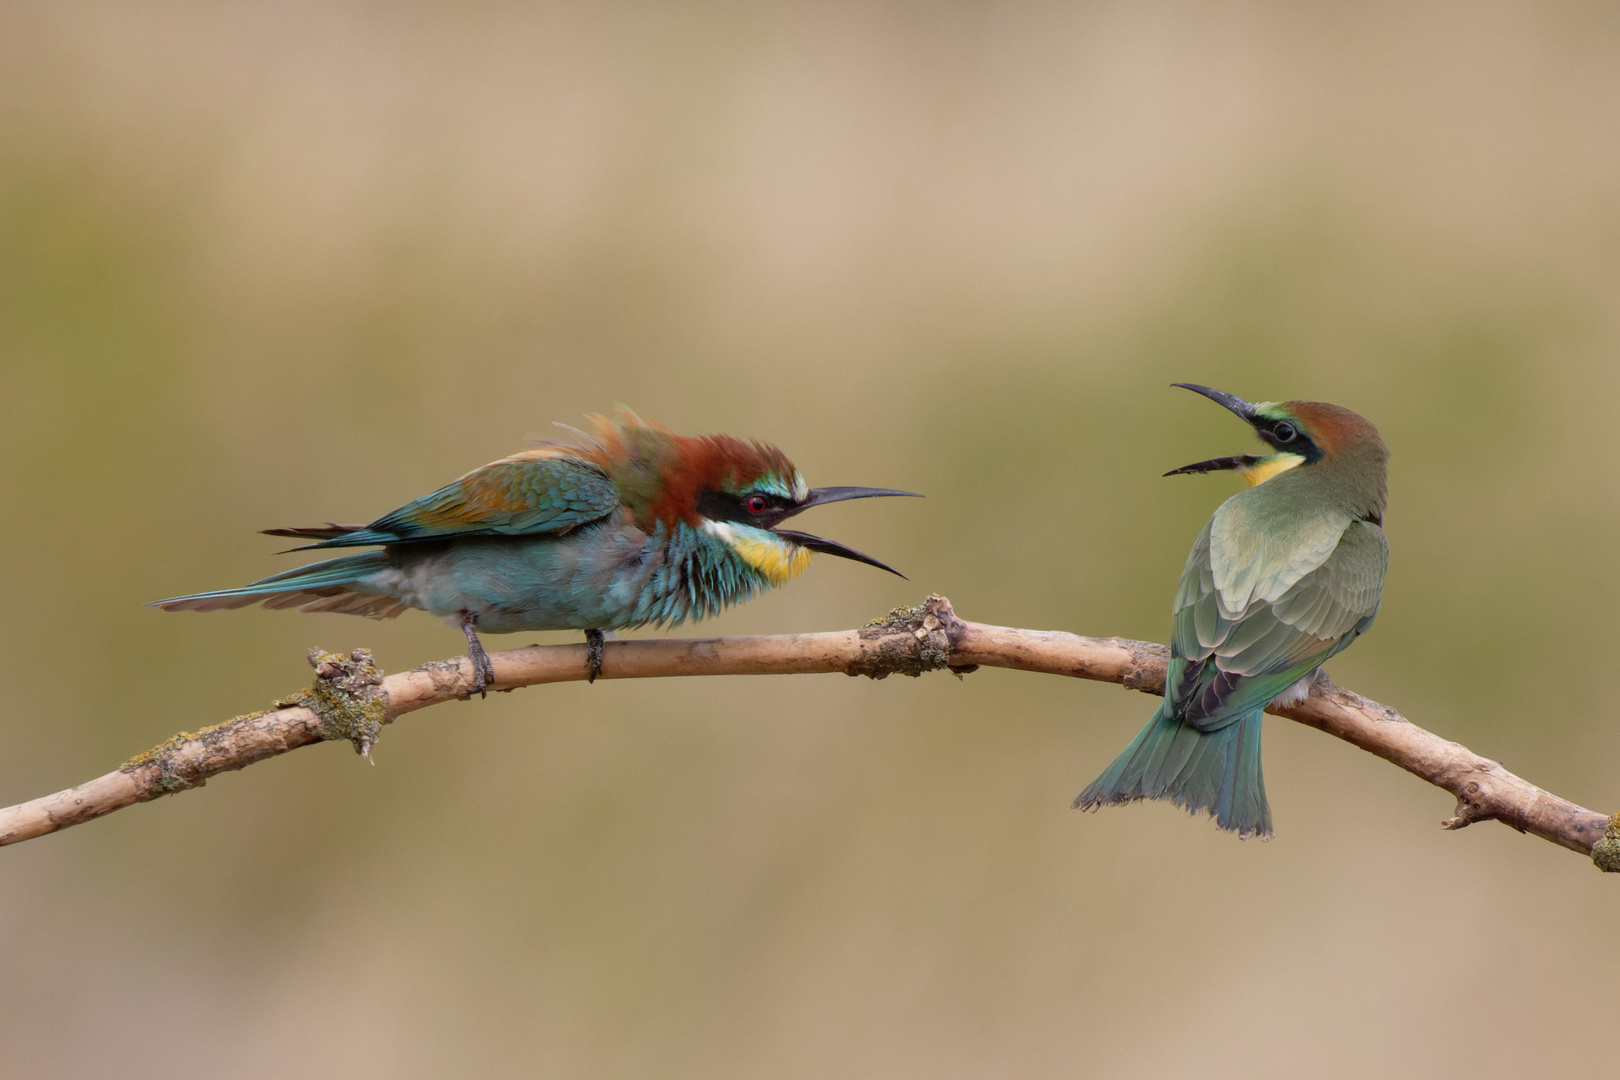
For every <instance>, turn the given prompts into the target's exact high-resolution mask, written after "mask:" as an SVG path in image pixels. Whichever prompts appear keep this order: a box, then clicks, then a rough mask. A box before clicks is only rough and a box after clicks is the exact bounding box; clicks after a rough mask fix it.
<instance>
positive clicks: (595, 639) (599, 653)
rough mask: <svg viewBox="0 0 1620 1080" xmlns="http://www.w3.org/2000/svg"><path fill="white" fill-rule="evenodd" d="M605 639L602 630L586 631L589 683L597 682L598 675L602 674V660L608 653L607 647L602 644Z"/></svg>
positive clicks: (586, 678)
mask: <svg viewBox="0 0 1620 1080" xmlns="http://www.w3.org/2000/svg"><path fill="white" fill-rule="evenodd" d="M604 640H605V639H604V638H603V637H602V631H600V630H587V631H585V670H586V671H587V672H588V673H589V674H587V675H586V676H585V681H586V682H588V683H593V682H595V681H596V677H597V676H598V675H600V674H602V660H603V658H604V657H605V656H606V655H607V649H606V648H604V647H603V644H602V643H603V641H604Z"/></svg>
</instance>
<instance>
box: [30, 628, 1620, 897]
mask: <svg viewBox="0 0 1620 1080" xmlns="http://www.w3.org/2000/svg"><path fill="white" fill-rule="evenodd" d="M1166 657H1167V652H1166V650H1165V648H1164V646H1162V645H1155V644H1152V643H1150V642H1143V641H1127V640H1124V639H1121V638H1088V637H1080V636H1078V635H1075V634H1066V633H1061V632H1058V631H1050V630H1019V629H1014V628H1012V627H1005V626H987V625H984V624H981V623H971V622H964V621H962V620H960V619H958V618H957V617H956V616H955V614H954V613H953V612H952V611H951V607H950V604H949V602H948V601H946V600H944V599H943V598H941V597H931V598H929V600H928V602H927V603H926V604H925V605H923V606H922V607H919V608H915V609H911V610H908V611H897V612H895V613H894V614H893V615H891V616H890V618H888V619H886V620H883V621H882V622H880V623H874V624H872V625H870V626H866V627H863V628H861V629H860V630H846V631H840V632H836V633H825V634H783V635H774V636H769V637H729V638H681V639H661V640H642V641H615V642H609V643H608V645H607V650H606V656H605V659H604V662H603V666H602V671H601V674H600V676H599V678H602V679H647V678H662V677H669V676H677V675H805V674H813V673H818V672H821V673H826V672H842V673H844V674H847V675H867V676H870V677H873V678H883V677H885V676H887V675H892V674H904V675H919V674H921V673H922V672H924V671H931V670H941V669H946V668H949V669H951V670H956V671H958V672H965V671H967V670H971V669H972V668H974V667H978V666H983V667H1004V668H1014V669H1017V670H1020V671H1040V672H1046V673H1048V674H1054V675H1068V676H1071V677H1074V678H1081V679H1095V680H1099V681H1102V682H1113V683H1119V684H1121V685H1123V686H1125V687H1127V688H1129V689H1133V690H1141V691H1143V692H1145V693H1150V694H1162V693H1163V692H1164V668H1165V660H1166ZM490 658H491V659H492V660H493V661H494V665H495V684H494V686H493V687H492V690H495V691H508V690H514V689H516V688H518V687H520V686H534V685H537V684H539V683H550V682H569V681H573V680H578V679H583V678H585V676H586V663H585V646H584V645H549V646H538V645H534V646H529V647H528V648H523V649H514V650H512V651H509V652H497V653H491V654H490ZM311 661H312V663H315V664H316V666H317V674H318V676H319V678H318V679H317V683H316V688H315V689H314V690H313V691H303V692H301V693H300V694H298V695H295V696H294V698H292V699H289V700H288V701H285V702H279V703H278V705H281V706H283V707H281V708H277V709H272V710H269V711H266V712H262V713H253V714H249V715H247V716H240V717H237V718H235V719H233V720H229V721H226V722H225V723H223V724H219V725H216V726H214V727H212V728H208V729H206V730H204V731H200V732H182V733H180V734H179V735H177V736H175V737H174V738H173V739H170V740H169V741H168V742H166V743H164V744H163V745H162V746H160V747H157V748H155V749H153V750H151V751H148V752H147V753H145V754H142V755H140V756H139V757H136V758H134V759H132V760H131V761H129V762H127V763H125V764H124V766H123V767H122V768H120V769H118V770H116V771H114V772H110V773H108V774H106V775H105V776H101V777H98V778H96V779H94V780H91V781H89V782H87V783H84V784H81V785H79V786H78V787H76V788H72V789H69V790H67V791H62V792H58V793H56V794H54V795H48V796H45V797H44V798H40V799H35V800H33V801H32V802H27V803H22V804H20V805H18V806H12V807H8V808H6V809H3V810H0V845H4V844H14V843H17V842H19V841H22V840H28V839H32V838H33V837H36V836H43V835H44V834H46V833H50V832H55V831H56V830H57V829H62V828H66V827H67V826H69V825H77V824H79V823H80V822H83V821H89V820H90V819H92V818H95V817H100V816H101V815H103V814H108V813H111V812H112V811H114V810H117V809H120V808H121V807H124V806H129V805H130V804H132V803H136V802H145V801H147V800H150V799H155V798H158V797H160V796H163V795H168V794H171V793H173V792H176V791H183V790H185V789H187V788H191V787H200V786H202V784H203V783H204V782H205V781H206V780H207V779H208V778H209V777H212V776H215V775H218V774H219V773H222V772H227V771H230V770H232V769H240V768H242V767H244V766H246V765H250V764H252V763H253V762H255V761H260V760H263V759H264V758H267V757H273V756H275V755H277V754H283V753H286V752H287V751H289V750H293V749H296V748H297V747H300V746H304V745H307V744H309V743H312V742H320V741H323V740H327V739H348V740H350V741H351V742H353V744H354V745H355V747H356V749H358V750H360V751H361V752H363V753H364V752H368V751H369V748H370V746H371V744H372V743H373V742H374V741H375V739H376V737H377V733H378V730H379V728H380V727H381V725H383V724H387V723H392V722H393V721H394V720H395V719H397V718H398V717H400V716H403V715H405V714H406V713H410V712H415V711H416V710H417V709H423V708H426V707H428V706H429V705H436V704H438V703H440V702H443V701H451V700H456V699H464V698H466V697H467V695H468V694H469V693H470V692H471V690H472V685H473V670H472V662H471V661H470V660H467V659H466V658H465V657H463V658H458V659H454V660H439V661H435V662H433V663H429V664H424V665H422V666H421V667H419V668H414V669H412V670H410V671H404V672H400V673H398V674H395V675H389V676H387V677H386V678H381V677H379V676H378V675H377V674H376V672H375V669H374V668H373V667H372V666H371V663H370V655H369V654H368V653H366V652H365V651H364V650H356V651H355V652H354V653H353V654H351V656H349V657H341V656H333V655H326V656H313V655H312V657H311ZM1270 711H1272V712H1274V713H1275V714H1276V715H1278V716H1284V717H1287V718H1288V719H1290V720H1296V721H1298V722H1299V723H1302V724H1305V725H1308V726H1310V727H1314V728H1317V729H1319V730H1321V731H1325V732H1327V733H1328V734H1330V735H1335V736H1337V737H1338V738H1340V739H1343V740H1345V741H1346V742H1349V743H1351V744H1353V745H1355V746H1358V747H1360V748H1361V749H1363V750H1366V751H1367V752H1368V753H1371V754H1376V755H1377V756H1378V757H1381V758H1383V759H1385V760H1386V761H1390V762H1392V763H1394V764H1396V765H1399V766H1400V767H1401V768H1403V769H1405V770H1407V771H1408V772H1410V773H1413V774H1414V775H1416V776H1419V777H1421V778H1422V779H1424V780H1427V781H1428V782H1429V783H1431V784H1434V785H1436V786H1438V787H1441V788H1444V789H1445V790H1447V791H1449V792H1451V794H1453V795H1454V796H1456V798H1457V810H1456V816H1454V817H1452V818H1450V819H1448V820H1447V821H1445V822H1443V823H1442V824H1443V825H1444V827H1445V828H1448V829H1459V828H1462V827H1463V826H1465V825H1468V824H1470V823H1472V822H1476V821H1488V820H1491V819H1495V820H1497V821H1501V822H1502V823H1504V824H1506V825H1509V826H1511V827H1512V828H1515V829H1518V830H1520V831H1521V832H1528V833H1532V834H1534V835H1536V836H1539V837H1542V838H1543V839H1545V840H1550V841H1552V842H1553V843H1555V844H1559V845H1561V846H1563V847H1567V848H1569V849H1571V850H1572V851H1579V852H1581V853H1583V854H1592V853H1593V850H1594V846H1596V847H1597V854H1596V856H1595V858H1596V861H1597V862H1598V864H1599V865H1600V866H1603V867H1604V868H1605V869H1609V868H1611V865H1610V864H1613V863H1615V862H1616V859H1615V857H1614V856H1615V855H1616V854H1620V841H1617V838H1616V836H1615V832H1616V826H1615V824H1611V823H1610V822H1609V821H1606V819H1605V818H1604V816H1603V815H1602V814H1599V813H1596V812H1595V811H1592V810H1587V809H1585V808H1583V807H1580V806H1577V805H1576V804H1574V803H1571V802H1568V801H1566V800H1564V799H1560V798H1558V797H1557V796H1555V795H1551V794H1549V793H1548V792H1545V791H1542V790H1541V789H1540V788H1538V787H1536V786H1535V785H1534V784H1531V783H1529V782H1528V781H1525V780H1522V779H1520V778H1519V777H1517V776H1515V775H1513V774H1512V773H1510V772H1508V771H1507V770H1506V769H1504V768H1502V766H1501V765H1499V764H1497V763H1496V762H1494V761H1489V760H1487V759H1485V758H1482V757H1480V756H1479V755H1477V754H1475V753H1473V752H1472V751H1470V750H1468V749H1467V748H1466V747H1463V746H1461V745H1459V744H1457V743H1454V742H1450V741H1448V740H1446V739H1442V738H1440V737H1439V736H1438V735H1434V734H1432V733H1430V732H1428V731H1425V730H1423V729H1422V728H1420V727H1418V726H1417V725H1415V724H1412V723H1411V722H1409V721H1407V720H1406V719H1405V718H1404V717H1402V716H1401V715H1400V714H1399V713H1397V712H1395V711H1394V710H1393V709H1390V708H1388V707H1386V706H1383V705H1379V704H1378V703H1377V702H1373V701H1369V700H1367V699H1366V698H1363V697H1361V696H1360V695H1358V694H1354V693H1351V692H1350V691H1348V690H1345V689H1343V688H1341V687H1338V686H1335V685H1333V683H1332V682H1330V681H1329V680H1327V679H1326V678H1325V677H1324V678H1320V679H1318V681H1317V683H1316V684H1315V685H1314V686H1313V687H1312V689H1311V693H1310V696H1309V697H1307V698H1306V699H1305V700H1303V701H1301V702H1300V703H1299V704H1297V705H1293V706H1289V707H1287V708H1278V709H1272V710H1270ZM1076 715H1077V716H1079V715H1081V709H1080V706H1079V705H1078V704H1077V705H1076ZM1617 818H1620V815H1617ZM1606 825H1607V826H1608V829H1609V835H1608V837H1607V838H1605V827H1606Z"/></svg>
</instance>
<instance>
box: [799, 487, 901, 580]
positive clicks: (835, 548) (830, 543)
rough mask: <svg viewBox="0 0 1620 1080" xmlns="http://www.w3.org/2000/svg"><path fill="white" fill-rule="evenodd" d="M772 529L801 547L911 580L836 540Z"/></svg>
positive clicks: (883, 492) (892, 493)
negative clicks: (850, 560) (860, 563)
mask: <svg viewBox="0 0 1620 1080" xmlns="http://www.w3.org/2000/svg"><path fill="white" fill-rule="evenodd" d="M833 490H837V489H833ZM844 490H849V491H855V490H860V489H857V488H846V489H844ZM874 494H878V495H909V494H910V492H907V491H879V492H875V493H874ZM845 497H846V498H850V499H858V498H860V496H858V495H849V496H845ZM771 531H772V532H774V533H776V535H777V536H782V537H786V538H787V539H789V540H791V541H793V542H794V543H795V544H798V545H799V546H800V547H806V548H809V549H810V550H811V551H819V552H822V553H823V554H826V555H837V556H838V557H839V558H841V559H852V560H854V561H855V562H862V563H865V564H866V565H867V566H875V567H877V568H878V569H879V570H887V571H888V572H889V573H891V574H893V575H894V576H895V577H897V578H901V579H903V580H905V581H910V580H911V579H910V578H908V577H906V575H904V574H902V573H901V572H900V571H898V570H896V569H895V568H894V567H892V566H890V565H889V564H888V563H885V562H879V561H878V560H876V559H874V558H872V556H870V555H867V554H864V553H862V552H859V551H856V550H855V549H854V548H852V547H845V546H844V545H843V544H840V543H839V542H838V541H836V540H823V539H822V538H821V537H819V536H811V535H810V534H809V533H802V532H794V531H793V530H792V529H772V530H771Z"/></svg>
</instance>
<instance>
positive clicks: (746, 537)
mask: <svg viewBox="0 0 1620 1080" xmlns="http://www.w3.org/2000/svg"><path fill="white" fill-rule="evenodd" d="M594 419H595V421H596V425H597V429H598V433H597V437H596V438H595V439H590V438H588V437H587V439H586V442H587V443H588V444H589V445H587V446H583V447H581V446H565V445H557V444H546V445H544V446H540V447H537V448H535V449H533V450H528V451H525V452H523V453H521V454H514V455H512V456H511V457H508V458H503V459H501V460H500V461H496V462H492V463H491V464H488V465H485V466H484V467H483V468H480V469H474V470H473V471H472V472H470V473H468V474H467V475H465V476H463V477H462V478H461V479H459V480H457V481H455V482H454V483H452V484H449V485H447V486H446V487H443V488H440V489H439V490H438V491H435V492H434V493H433V494H431V495H428V496H425V497H424V498H421V499H417V500H416V501H415V502H412V503H407V504H406V505H405V506H402V507H400V508H399V509H398V510H395V511H394V512H393V513H391V514H385V515H384V516H382V517H380V518H378V519H377V520H376V521H373V522H372V523H371V524H370V525H328V526H326V527H323V528H308V529H267V530H265V531H266V532H267V533H269V534H270V535H272V536H294V537H300V538H303V539H308V540H315V541H317V543H313V544H309V545H306V547H305V548H299V549H297V550H306V549H307V548H340V547H363V546H372V545H379V546H381V548H382V550H380V551H368V552H366V553H364V554H360V555H345V556H342V557H341V558H336V559H329V560H327V561H325V562H318V563H313V564H311V565H309V566H302V567H299V568H298V569H296V570H289V571H287V572H286V573H281V574H276V575H274V576H272V577H267V578H265V579H264V580H262V581H256V582H254V583H253V584H251V585H246V586H243V587H242V588H240V589H222V590H220V591H218V592H205V593H196V594H194V595H191V596H179V597H175V598H174V599H172V600H159V601H156V602H155V603H154V604H153V605H151V606H153V607H160V608H163V609H164V610H166V611H218V610H220V609H222V608H239V607H246V606H248V605H249V604H254V603H261V602H262V603H263V604H264V606H265V607H267V608H297V609H298V610H300V611H335V612H344V613H348V614H353V615H369V616H372V617H373V618H379V619H387V618H392V617H394V616H396V615H398V614H399V613H400V612H402V611H404V610H405V609H407V608H419V609H421V610H424V611H428V612H430V613H432V614H434V615H440V616H444V617H447V618H449V619H452V620H453V621H454V622H455V623H456V625H458V626H459V627H460V628H461V629H462V631H463V632H464V633H465V634H466V635H467V652H468V655H469V656H470V657H471V658H472V661H473V668H474V672H475V687H474V688H475V690H477V691H483V690H484V689H485V687H487V686H488V685H489V684H490V683H491V682H492V681H493V680H494V678H495V672H494V668H493V667H492V666H491V664H490V661H489V655H488V654H487V653H486V652H485V651H484V647H483V645H482V643H481V642H480V641H479V638H478V632H479V631H480V630H482V631H487V632H490V633H511V632H513V631H522V630H584V631H585V632H586V638H587V641H588V642H589V644H590V646H591V648H590V670H591V677H592V678H593V679H594V678H595V676H596V672H597V671H598V670H600V668H601V657H602V652H601V650H602V631H604V630H613V629H624V628H629V627H636V626H646V625H649V624H655V625H666V626H674V625H677V624H679V623H681V622H684V621H685V620H687V619H689V618H690V619H701V618H703V617H704V616H706V615H712V614H714V613H715V612H718V611H719V610H720V609H721V608H723V607H725V606H726V605H728V604H734V603H740V602H741V601H744V600H747V599H748V598H749V597H751V596H753V595H754V594H755V593H757V592H763V591H764V590H766V589H769V588H772V587H773V586H776V585H781V584H784V583H786V582H787V581H788V580H790V579H791V578H793V577H795V576H797V575H798V574H799V573H800V571H802V570H803V569H804V568H805V567H806V566H807V565H808V564H809V562H810V556H811V553H812V552H817V551H820V552H825V553H826V554H829V555H838V556H841V557H842V558H845V559H853V560H855V561H856V562H863V563H867V564H868V565H870V566H876V567H878V568H879V569H882V570H888V571H889V572H890V573H893V574H899V573H900V572H899V571H898V570H895V569H893V568H892V567H889V566H885V565H884V564H883V563H881V562H879V561H878V560H876V559H874V558H872V557H870V556H868V555H863V554H861V553H860V552H858V551H856V550H854V549H853V548H848V547H845V546H844V545H842V544H839V543H835V542H834V541H831V540H823V539H821V538H820V537H816V536H811V535H809V534H808V533H801V532H794V531H792V530H789V529H784V528H781V525H782V523H783V522H785V521H786V520H788V519H789V518H791V517H793V516H794V515H795V514H798V513H800V512H801V511H804V510H807V509H809V508H810V507H812V506H819V505H821V504H823V503H830V502H838V501H841V500H844V499H864V498H870V497H872V496H879V495H910V494H912V493H911V492H907V491H891V490H888V489H886V488H859V487H831V488H811V487H809V486H808V485H807V484H806V483H805V481H804V477H802V476H800V475H799V471H798V469H796V468H794V467H793V463H792V462H791V461H789V460H788V459H787V457H786V456H785V455H784V454H783V453H782V452H781V451H780V450H778V449H777V448H776V447H774V446H770V445H767V444H765V443H761V442H745V441H743V440H741V439H734V438H732V437H730V436H728V435H705V436H701V437H695V438H694V437H688V436H683V435H676V434H675V433H673V432H671V431H669V430H668V429H667V428H664V427H662V426H661V425H658V424H654V423H649V422H646V421H643V420H641V419H640V418H639V417H636V416H634V415H633V414H630V413H623V414H621V415H620V416H619V417H618V419H617V420H616V421H609V420H606V419H603V418H601V417H596V418H594ZM900 576H902V577H903V576H904V575H900Z"/></svg>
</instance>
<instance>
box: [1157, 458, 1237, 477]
mask: <svg viewBox="0 0 1620 1080" xmlns="http://www.w3.org/2000/svg"><path fill="white" fill-rule="evenodd" d="M1259 463H1260V456H1259V455H1258V454H1239V455H1238V456H1237V457H1218V458H1210V459H1209V460H1208V461H1195V462H1193V463H1192V464H1191V465H1183V466H1182V467H1181V468H1179V469H1171V470H1170V471H1169V472H1167V473H1165V474H1164V475H1166V476H1180V475H1182V474H1183V473H1206V472H1220V471H1221V470H1222V469H1252V468H1254V466H1256V465H1258V464H1259Z"/></svg>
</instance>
